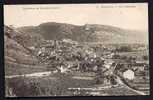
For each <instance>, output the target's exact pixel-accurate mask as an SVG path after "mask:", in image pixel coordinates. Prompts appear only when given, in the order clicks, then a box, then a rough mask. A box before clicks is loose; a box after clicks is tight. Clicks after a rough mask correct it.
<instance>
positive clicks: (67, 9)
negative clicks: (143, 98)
mask: <svg viewBox="0 0 153 100" xmlns="http://www.w3.org/2000/svg"><path fill="white" fill-rule="evenodd" d="M148 30H149V29H148V3H109V4H108V3H93V4H92V3H91V4H25V5H22V4H19V5H4V65H5V66H4V68H5V97H46V96H47V97H56V96H58V97H59V96H137V95H150V76H149V68H150V66H149V31H148Z"/></svg>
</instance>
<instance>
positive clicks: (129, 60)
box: [29, 39, 149, 95]
mask: <svg viewBox="0 0 153 100" xmlns="http://www.w3.org/2000/svg"><path fill="white" fill-rule="evenodd" d="M130 46H131V47H132V46H133V45H130ZM120 47H121V46H120ZM123 47H124V48H123V50H122V48H119V46H118V45H117V46H116V45H110V44H107V45H106V44H97V45H95V44H94V45H92V44H85V43H84V44H81V45H80V43H78V42H76V41H72V40H70V39H63V40H61V41H59V40H45V41H43V42H42V44H41V45H40V46H37V47H29V48H30V49H31V50H32V51H33V53H34V54H35V55H37V57H38V58H39V59H40V64H42V65H44V64H45V65H48V67H47V70H48V71H51V72H53V73H54V74H56V73H61V74H62V75H63V74H66V75H69V74H70V75H74V76H75V74H74V73H77V74H76V76H78V75H79V74H84V76H81V77H80V79H81V78H82V79H83V77H85V78H86V73H88V74H94V82H95V84H101V85H102V86H103V87H107V86H108V87H113V86H116V85H117V86H118V85H119V84H120V82H119V79H118V78H120V81H122V82H124V84H126V85H127V86H128V87H130V88H132V89H135V90H138V91H143V92H144V91H145V93H146V94H149V91H148V90H149V86H148V85H146V84H149V63H148V62H149V61H148V59H147V58H145V57H143V56H140V57H137V56H134V55H131V56H129V55H130V53H133V52H139V51H145V50H147V47H146V46H144V45H138V44H136V45H135V46H133V47H132V50H131V49H128V46H124V45H123ZM116 48H117V49H116ZM138 48H141V50H139V49H138ZM121 50H122V51H121ZM124 52H126V53H129V55H128V56H126V55H123V54H122V53H124ZM120 53H121V55H120ZM144 55H145V54H144ZM78 88H79V87H78ZM70 90H71V91H76V90H77V91H79V92H78V93H81V92H80V91H81V89H80V88H79V90H78V89H77V88H76V89H74V90H73V89H70ZM87 93H88V92H87ZM76 95H77V94H76ZM94 95H96V94H94ZM97 95H98V94H97Z"/></svg>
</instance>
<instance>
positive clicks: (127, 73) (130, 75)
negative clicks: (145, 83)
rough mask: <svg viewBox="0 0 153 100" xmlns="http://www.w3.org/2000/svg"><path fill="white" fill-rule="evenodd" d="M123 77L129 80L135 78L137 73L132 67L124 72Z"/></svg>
mask: <svg viewBox="0 0 153 100" xmlns="http://www.w3.org/2000/svg"><path fill="white" fill-rule="evenodd" d="M123 77H124V78H126V79H129V80H133V79H134V77H135V75H134V72H133V71H132V70H130V69H128V70H126V71H125V72H123Z"/></svg>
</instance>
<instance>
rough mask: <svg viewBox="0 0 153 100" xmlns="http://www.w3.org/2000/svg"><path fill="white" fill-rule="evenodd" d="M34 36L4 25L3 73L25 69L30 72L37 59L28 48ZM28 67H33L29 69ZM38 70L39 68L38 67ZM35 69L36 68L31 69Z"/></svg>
mask: <svg viewBox="0 0 153 100" xmlns="http://www.w3.org/2000/svg"><path fill="white" fill-rule="evenodd" d="M34 38H36V37H32V36H30V35H28V34H23V33H21V32H18V31H16V30H15V29H12V28H10V27H8V26H4V42H5V45H4V46H5V50H4V54H5V74H19V73H24V72H25V71H27V72H28V73H30V72H31V71H32V69H34V68H35V65H37V64H38V59H37V58H36V57H35V55H34V54H33V53H32V50H31V49H30V48H29V47H30V46H31V45H34V44H32V43H35V42H32V41H34V40H35V39H34ZM30 67H33V68H32V69H30ZM38 70H39V69H38ZM33 71H37V69H35V70H33Z"/></svg>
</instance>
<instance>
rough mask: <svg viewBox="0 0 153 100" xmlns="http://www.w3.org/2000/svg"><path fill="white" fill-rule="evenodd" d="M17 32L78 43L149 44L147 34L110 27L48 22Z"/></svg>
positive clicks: (20, 28)
mask: <svg viewBox="0 0 153 100" xmlns="http://www.w3.org/2000/svg"><path fill="white" fill-rule="evenodd" d="M17 30H19V31H21V32H27V33H29V34H39V35H42V36H43V37H44V38H45V39H47V40H50V39H53V40H55V39H56V40H62V39H64V38H66V39H72V40H74V41H78V42H102V43H147V42H148V35H147V32H141V31H135V30H125V29H121V28H117V27H113V26H108V25H98V24H86V25H82V26H77V25H72V24H65V23H56V22H48V23H42V24H40V25H38V26H25V27H19V28H17Z"/></svg>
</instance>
